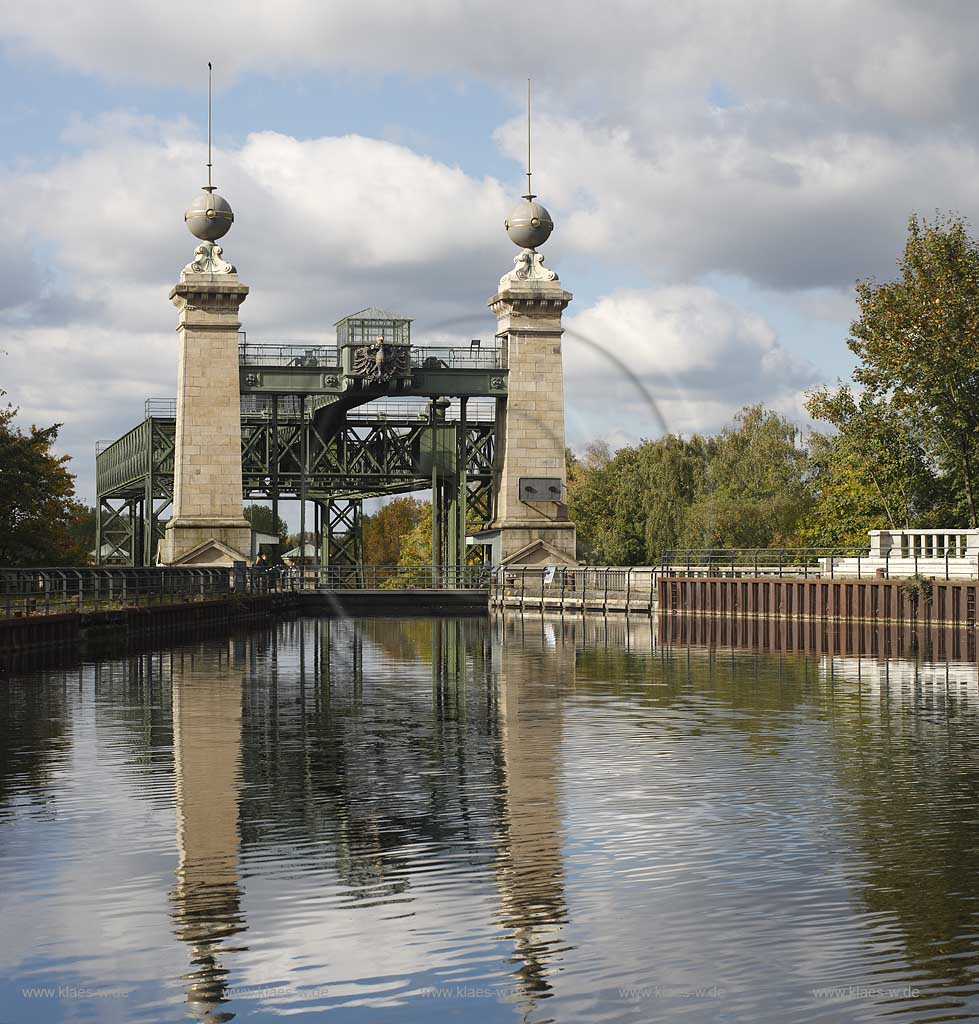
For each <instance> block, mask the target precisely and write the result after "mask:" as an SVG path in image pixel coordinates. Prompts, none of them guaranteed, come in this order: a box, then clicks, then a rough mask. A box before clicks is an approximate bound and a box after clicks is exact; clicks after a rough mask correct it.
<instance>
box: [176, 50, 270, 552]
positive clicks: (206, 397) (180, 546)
mask: <svg viewBox="0 0 979 1024" xmlns="http://www.w3.org/2000/svg"><path fill="white" fill-rule="evenodd" d="M208 67H210V65H208ZM210 136H211V132H210V97H209V99H208V157H207V172H208V173H207V184H206V185H205V186H204V187H203V192H204V195H201V196H198V197H197V199H196V200H195V201H194V202H193V203H192V204H191V206H190V208H189V209H188V210H187V212H186V214H184V220H185V221H186V223H187V227H188V228H189V229H190V232H191V234H193V235H194V236H195V237H196V238H198V239H199V240H200V245H198V246H197V249H196V251H195V252H194V258H193V259H192V260H191V261H190V263H188V264H187V266H185V267H184V269H183V270H182V271H181V272H180V280H179V281H178V282H177V284H175V285H174V287H173V289H172V290H171V292H170V299H171V301H172V302H173V304H174V305H175V306H176V307H177V309H178V311H179V313H178V317H177V338H178V345H179V352H178V363H177V424H176V443H175V447H174V469H173V515H172V517H171V519H170V521H169V522H168V523H167V527H166V533H165V535H164V537H163V540H162V541H161V543H160V550H159V561H160V562H161V564H164V565H230V564H232V563H233V562H236V561H247V560H248V558H249V552H250V550H251V528H250V526H249V524H248V522H247V520H246V519H245V518H244V515H243V514H242V500H241V495H242V481H241V394H240V391H239V384H238V331H239V329H240V327H241V323H240V322H239V320H238V309H239V307H240V306H241V304H242V302H244V301H245V296H247V295H248V288H247V287H246V286H245V285H243V284H242V283H241V282H240V281H239V280H238V274H237V271H236V270H235V268H234V267H233V266H232V265H231V264H230V263H228V262H226V261H225V259H224V250H223V249H222V248H221V246H220V245H218V244H217V243H218V239H220V238H223V237H224V236H225V235H226V234H227V233H228V231H229V229H230V228H231V225H232V223H233V221H234V214H233V213H232V211H231V206H230V205H229V204H228V202H227V200H225V199H224V198H222V197H221V196H219V195H218V194H217V192H216V191H215V186H214V185H212V184H211V137H210Z"/></svg>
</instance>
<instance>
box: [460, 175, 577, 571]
mask: <svg viewBox="0 0 979 1024" xmlns="http://www.w3.org/2000/svg"><path fill="white" fill-rule="evenodd" d="M529 177H530V176H529V173H528V189H527V195H525V196H524V197H523V198H524V202H523V203H521V204H520V205H519V206H518V207H517V208H516V209H515V210H514V211H513V212H512V213H511V214H510V217H509V219H508V220H507V222H506V228H507V232H508V233H509V235H510V238H511V239H512V240H513V242H514V243H516V244H517V245H519V246H521V251H520V253H518V255H517V256H516V257H515V258H514V261H513V262H514V269H513V270H511V271H510V273H508V274H504V275H503V277H502V278H501V279H500V287H499V290H498V291H497V293H496V294H495V295H494V296H493V297H492V298H491V299H490V300H489V306H490V307H491V309H492V310H493V312H494V313H495V314H496V320H497V329H496V337H497V341H498V342H499V344H500V346H501V348H502V349H503V353H504V358H505V362H506V366H507V367H508V369H509V371H510V374H509V382H508V385H507V397H506V399H502V400H500V401H499V403H498V409H499V412H498V423H497V452H496V461H497V465H496V508H495V511H494V517H493V522H492V523H491V524H490V527H489V529H488V530H487V531H485V532H484V533H483V534H482V535H481V537H480V539H481V540H482V541H483V542H484V543H488V544H489V545H490V551H491V560H492V563H493V564H494V565H509V564H523V565H544V564H549V565H554V564H564V565H573V564H575V556H576V541H575V528H574V523H572V522H571V521H570V520H569V519H568V506H567V496H566V493H565V492H566V485H567V478H566V469H565V452H564V368H563V365H562V359H561V334H562V333H563V328H562V326H561V314H562V313H563V312H564V310H565V308H566V307H567V305H568V303H569V302H570V301H571V299H572V295H571V293H570V292H566V291H565V290H564V288H563V287H562V286H561V283H560V281H559V280H558V276H557V274H556V273H555V272H554V271H553V270H549V269H548V268H547V267H545V266H544V257H543V255H541V253H539V252H538V251H537V246H539V245H542V244H543V243H544V242H545V241H547V239H548V237H549V236H550V234H551V230H552V229H553V227H554V225H553V222H552V220H551V216H550V214H549V213H548V212H547V210H545V209H544V207H543V206H541V205H540V203H535V202H534V199H535V198H536V197H535V196H534V195H533V193H532V192H531V191H530V187H529Z"/></svg>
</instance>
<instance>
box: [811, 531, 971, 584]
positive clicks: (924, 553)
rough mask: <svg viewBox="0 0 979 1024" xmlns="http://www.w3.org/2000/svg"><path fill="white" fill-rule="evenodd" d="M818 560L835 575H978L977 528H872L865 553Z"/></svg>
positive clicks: (941, 577) (952, 577)
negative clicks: (868, 545) (868, 546)
mask: <svg viewBox="0 0 979 1024" xmlns="http://www.w3.org/2000/svg"><path fill="white" fill-rule="evenodd" d="M819 562H820V568H821V569H822V571H823V572H824V573H826V574H830V573H832V575H834V576H860V577H865V576H884V577H891V576H915V575H921V576H926V577H935V578H936V579H979V530H949V529H944V530H937V529H933V530H871V531H870V548H869V550H868V552H867V554H866V555H861V556H856V557H854V556H852V555H848V556H846V557H841V558H836V557H833V558H821V559H820V560H819Z"/></svg>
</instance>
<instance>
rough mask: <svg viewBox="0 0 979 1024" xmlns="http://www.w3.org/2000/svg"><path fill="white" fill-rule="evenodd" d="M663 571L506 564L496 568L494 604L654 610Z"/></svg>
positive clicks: (631, 567) (638, 567)
mask: <svg viewBox="0 0 979 1024" xmlns="http://www.w3.org/2000/svg"><path fill="white" fill-rule="evenodd" d="M661 574H662V572H661V570H660V568H659V567H658V566H651V565H625V566H620V565H589V566H564V565H551V566H540V565H534V566H527V565H510V566H501V567H498V568H495V569H493V570H492V582H491V587H490V604H491V605H492V606H494V607H506V606H516V607H521V608H540V609H552V610H561V611H564V610H578V611H586V610H588V611H623V612H647V613H649V612H652V611H653V610H654V609H655V607H656V590H657V581H658V579H659V577H660V575H661Z"/></svg>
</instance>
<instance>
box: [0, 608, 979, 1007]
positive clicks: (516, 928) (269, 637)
mask: <svg viewBox="0 0 979 1024" xmlns="http://www.w3.org/2000/svg"><path fill="white" fill-rule="evenodd" d="M752 629H753V630H754V633H753V634H752V635H749V633H748V632H747V631H745V632H744V634H743V635H742V634H740V633H738V632H737V631H735V632H734V633H732V635H730V636H728V635H727V634H726V633H725V635H723V636H721V635H718V634H717V633H716V630H715V631H714V632H713V633H712V634H711V635H706V634H705V635H699V634H698V632H697V630H696V629H695V630H694V631H693V634H692V635H693V637H694V639H696V640H698V641H710V642H711V645H701V644H700V643H699V642H698V643H697V644H692V643H691V642H690V640H689V637H688V635H687V633H686V627H684V628H683V629H680V630H679V631H678V630H677V628H676V627H675V624H674V626H672V627H671V628H670V630H666V629H661V630H660V633H659V635H657V632H656V627H655V625H653V626H651V625H650V623H648V622H646V621H642V620H639V621H634V622H631V623H629V624H628V625H627V624H626V623H625V622H623V620H622V619H618V620H608V621H607V622H605V621H603V620H601V619H597V620H588V621H582V620H572V619H566V620H564V621H561V620H559V619H554V620H550V619H543V620H542V619H539V618H528V619H519V618H514V619H511V618H507V619H506V620H500V619H497V620H493V621H483V620H440V621H429V620H411V621H399V622H396V621H387V620H363V621H340V620H326V619H323V620H317V619H304V620H297V621H293V622H286V623H280V624H277V625H275V626H274V627H270V628H269V629H267V630H260V631H253V632H247V633H236V634H234V635H232V636H229V637H224V638H221V639H211V640H207V641H204V642H200V641H198V642H193V643H187V644H182V645H176V646H174V647H173V648H172V649H166V650H158V651H153V652H149V653H142V654H139V655H134V656H132V657H128V658H125V659H121V660H111V661H103V662H99V663H94V664H91V663H89V664H84V665H82V666H80V667H75V668H70V669H57V670H46V671H38V672H35V673H32V674H26V673H22V674H20V675H16V676H8V677H7V678H6V679H4V680H3V681H2V684H0V893H2V900H3V905H2V906H3V913H2V915H0V976H2V980H0V1021H6V1022H11V1024H14V1022H16V1024H20V1022H26V1021H37V1020H40V1021H57V1020H72V1021H126V1022H130V1021H153V1022H156V1021H160V1022H162V1021H174V1020H180V1019H183V1018H185V1017H189V1018H190V1019H199V1020H207V1021H220V1020H230V1019H232V1018H233V1017H238V1018H239V1019H244V1020H249V1021H252V1020H255V1021H262V1020H272V1019H273V1018H278V1017H281V1016H284V1015H300V1016H305V1017H306V1018H311V1019H319V1018H320V1017H322V1016H324V1015H325V1014H326V1013H329V1016H330V1019H336V1020H338V1021H357V1022H361V1021H363V1022H368V1021H387V1020H399V1021H400V1020H405V1021H419V1022H420V1021H429V1020H450V1019H471V1020H479V1021H528V1022H543V1021H559V1022H565V1021H588V1022H591V1021H636V1022H640V1021H642V1022H645V1021H652V1020H663V1021H672V1020H678V1021H690V1022H699V1021H704V1022H707V1021H711V1022H714V1021H739V1022H740V1021H764V1022H768V1021H771V1022H776V1021H777V1022H784V1021H871V1020H882V1019H883V1018H885V1017H889V1016H892V1015H893V1016H896V1018H897V1019H899V1020H906V1021H916V1022H925V1021H941V1020H975V1019H977V1018H979V986H977V983H976V974H977V964H979V954H977V948H979V946H977V940H979V929H977V920H979V919H977V916H976V910H977V897H979V872H977V868H979V823H977V818H979V800H977V797H979V793H977V788H979V787H977V776H976V768H975V765H976V758H975V755H976V747H977V744H979V715H977V708H979V679H977V671H976V663H975V646H974V639H973V638H972V637H971V636H966V637H953V638H952V639H951V640H949V641H947V638H944V637H943V638H941V644H942V646H941V649H940V650H939V651H938V652H937V654H936V655H935V656H934V657H931V656H929V657H925V656H923V655H920V654H918V653H917V652H916V651H915V650H913V649H911V647H910V646H906V645H907V644H908V641H907V639H906V638H905V637H904V636H903V635H902V636H897V637H895V638H892V640H888V638H887V637H884V638H883V639H881V638H880V637H878V636H876V635H874V636H871V637H870V638H869V639H866V640H865V639H864V638H859V642H858V643H856V645H854V644H853V643H851V642H850V641H849V640H847V642H846V643H843V642H838V643H834V642H833V641H832V638H830V640H829V641H828V642H821V643H820V642H816V640H818V638H816V637H814V636H813V637H810V638H807V637H806V636H805V635H802V636H797V637H795V638H792V637H791V636H790V637H789V638H788V640H787V642H786V638H785V637H782V638H781V639H780V640H779V639H777V638H776V641H775V642H774V643H773V642H772V641H771V638H770V637H768V636H767V635H763V636H762V639H761V640H759V637H758V635H757V627H752ZM763 632H764V631H763ZM837 639H839V638H837ZM823 640H824V641H825V638H823ZM810 641H812V642H810ZM765 644H768V646H769V647H773V646H775V647H778V648H780V650H768V651H767V652H762V653H757V652H755V651H753V650H752V649H751V648H752V647H753V646H754V647H761V646H764V645H765ZM888 644H889V645H890V646H888ZM800 647H801V648H803V651H799V650H798V648H800ZM789 650H791V651H793V653H786V652H787V651H789ZM805 650H809V651H830V652H832V651H842V652H843V653H835V654H834V653H804V651H805ZM848 652H850V653H848ZM854 652H855V653H854ZM861 652H862V653H863V655H864V656H862V657H861V656H859V654H860V653H861ZM938 655H941V656H940V657H939V656H938Z"/></svg>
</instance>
